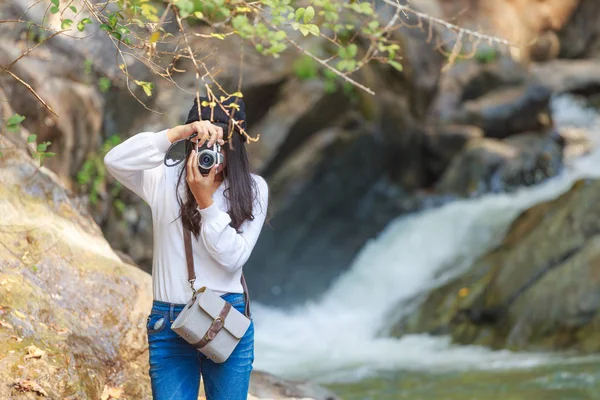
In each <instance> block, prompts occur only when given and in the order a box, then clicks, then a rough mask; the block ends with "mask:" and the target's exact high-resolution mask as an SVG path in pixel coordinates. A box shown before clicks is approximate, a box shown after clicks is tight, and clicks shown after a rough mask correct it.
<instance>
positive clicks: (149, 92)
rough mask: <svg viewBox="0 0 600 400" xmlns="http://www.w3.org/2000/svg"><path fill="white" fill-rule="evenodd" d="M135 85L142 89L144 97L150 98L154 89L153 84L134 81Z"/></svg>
mask: <svg viewBox="0 0 600 400" xmlns="http://www.w3.org/2000/svg"><path fill="white" fill-rule="evenodd" d="M135 83H136V84H138V85H139V86H141V87H142V89H144V93H146V96H148V97H152V89H154V83H152V82H145V81H135Z"/></svg>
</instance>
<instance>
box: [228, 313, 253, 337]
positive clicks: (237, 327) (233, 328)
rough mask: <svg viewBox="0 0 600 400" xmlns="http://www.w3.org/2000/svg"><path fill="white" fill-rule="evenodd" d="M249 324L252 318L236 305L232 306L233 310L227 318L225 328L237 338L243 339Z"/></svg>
mask: <svg viewBox="0 0 600 400" xmlns="http://www.w3.org/2000/svg"><path fill="white" fill-rule="evenodd" d="M249 326H250V320H249V319H248V318H246V316H245V315H244V314H242V313H241V312H239V311H238V310H236V309H235V308H234V307H231V311H229V314H227V318H225V329H227V330H228V331H229V332H230V333H231V334H232V335H233V336H234V337H236V338H237V339H241V338H242V337H243V336H244V334H246V331H247V330H248V327H249Z"/></svg>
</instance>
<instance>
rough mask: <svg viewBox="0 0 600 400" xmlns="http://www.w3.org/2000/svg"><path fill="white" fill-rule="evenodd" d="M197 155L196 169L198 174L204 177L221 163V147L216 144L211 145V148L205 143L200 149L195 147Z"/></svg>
mask: <svg viewBox="0 0 600 400" xmlns="http://www.w3.org/2000/svg"><path fill="white" fill-rule="evenodd" d="M196 152H197V153H198V169H200V173H201V174H203V175H206V174H208V173H209V172H210V169H211V168H212V167H214V166H215V165H219V164H222V163H223V160H224V158H223V154H221V145H219V144H218V143H215V144H213V145H212V146H211V147H208V146H207V142H205V143H204V144H203V145H202V146H201V147H196Z"/></svg>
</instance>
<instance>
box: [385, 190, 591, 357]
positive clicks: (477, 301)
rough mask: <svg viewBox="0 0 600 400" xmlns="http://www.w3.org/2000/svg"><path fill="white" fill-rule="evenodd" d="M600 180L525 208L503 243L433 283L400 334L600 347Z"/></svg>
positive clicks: (524, 345) (533, 346)
mask: <svg viewBox="0 0 600 400" xmlns="http://www.w3.org/2000/svg"><path fill="white" fill-rule="evenodd" d="M599 216H600V181H598V180H582V181H578V182H576V183H575V184H574V185H573V187H572V188H571V190H570V191H568V192H567V193H565V194H563V195H562V196H560V197H558V198H557V199H555V200H551V201H548V202H545V203H542V204H539V205H537V206H534V207H532V208H531V209H529V210H527V211H525V212H523V213H522V214H521V215H520V216H519V217H518V218H517V219H516V220H515V221H514V222H513V224H512V226H511V227H510V229H509V230H508V232H507V234H506V236H505V238H504V240H503V242H502V243H501V244H500V245H499V246H498V247H497V248H495V249H493V250H491V251H489V252H488V253H486V254H484V255H483V256H482V257H480V258H479V259H478V260H477V261H476V262H475V263H474V265H473V266H472V267H471V268H470V270H469V271H468V272H467V273H466V274H465V275H463V276H461V277H459V278H457V279H454V280H452V281H451V282H449V283H447V284H446V285H444V286H443V287H441V288H438V289H436V290H434V291H433V292H432V293H431V294H430V295H429V296H428V297H427V299H426V300H425V301H424V303H423V304H422V306H421V307H420V309H419V310H418V311H417V312H415V313H414V314H412V315H411V316H409V317H408V318H406V319H405V320H403V321H401V323H399V324H398V325H397V326H396V327H395V329H394V333H395V334H396V335H401V334H403V333H407V332H430V333H448V334H451V335H452V337H453V339H454V340H455V341H456V342H459V343H463V344H466V343H477V344H484V345H488V346H492V347H494V348H510V349H515V350H565V349H571V350H577V351H581V352H589V353H592V352H598V351H600V340H599V338H600V313H598V310H599V309H600V225H599V224H598V221H600V218H598V217H599Z"/></svg>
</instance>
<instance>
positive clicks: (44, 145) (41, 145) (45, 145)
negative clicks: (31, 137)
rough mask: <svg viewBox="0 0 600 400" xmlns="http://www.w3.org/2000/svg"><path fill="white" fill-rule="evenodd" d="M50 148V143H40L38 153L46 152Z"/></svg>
mask: <svg viewBox="0 0 600 400" xmlns="http://www.w3.org/2000/svg"><path fill="white" fill-rule="evenodd" d="M47 148H48V143H47V142H46V143H39V144H38V145H37V147H36V150H37V151H46V149H47Z"/></svg>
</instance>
